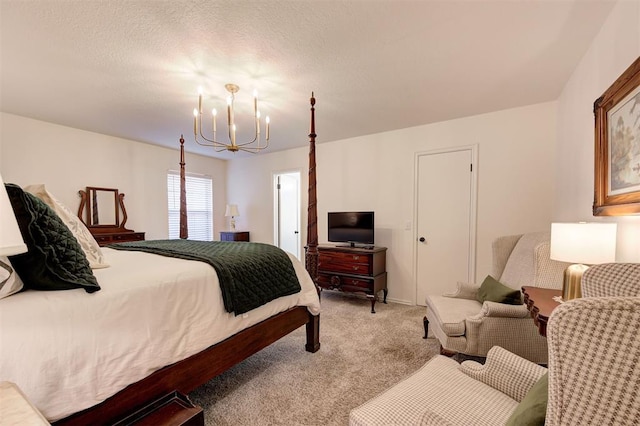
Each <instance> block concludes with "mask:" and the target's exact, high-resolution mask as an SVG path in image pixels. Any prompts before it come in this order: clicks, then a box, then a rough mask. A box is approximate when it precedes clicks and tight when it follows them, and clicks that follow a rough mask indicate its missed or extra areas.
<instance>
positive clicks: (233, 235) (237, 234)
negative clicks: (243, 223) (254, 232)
mask: <svg viewBox="0 0 640 426" xmlns="http://www.w3.org/2000/svg"><path fill="white" fill-rule="evenodd" d="M220 241H249V231H222V232H220Z"/></svg>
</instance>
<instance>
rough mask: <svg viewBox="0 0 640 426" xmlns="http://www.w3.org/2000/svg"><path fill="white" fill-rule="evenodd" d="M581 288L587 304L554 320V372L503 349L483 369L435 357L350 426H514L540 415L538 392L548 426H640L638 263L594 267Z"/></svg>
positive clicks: (563, 309) (562, 310) (567, 306)
mask: <svg viewBox="0 0 640 426" xmlns="http://www.w3.org/2000/svg"><path fill="white" fill-rule="evenodd" d="M582 283H583V284H582V289H583V294H584V295H585V297H583V298H581V299H574V300H571V301H569V302H566V303H563V304H561V305H560V306H559V307H557V308H556V309H555V310H554V311H553V313H552V315H551V317H550V319H549V323H548V326H547V339H548V347H549V367H548V369H547V368H544V367H541V366H539V365H537V364H534V363H532V362H530V361H527V360H525V359H524V358H521V357H519V356H516V355H514V354H513V353H510V352H508V351H506V350H504V349H503V348H501V347H498V346H496V347H493V348H491V350H490V351H489V353H488V355H487V359H486V362H485V364H484V365H481V364H479V363H477V362H474V361H465V362H463V363H462V364H458V363H456V362H455V361H454V360H453V359H450V358H447V357H444V356H436V357H435V358H433V359H431V360H430V361H429V362H427V364H426V365H425V366H424V367H422V369H420V370H419V371H417V372H416V373H414V374H413V375H412V376H410V377H409V378H407V379H405V380H403V381H402V382H400V383H398V384H396V385H395V386H393V387H392V388H390V389H389V390H387V391H386V392H384V393H383V394H381V395H379V396H377V397H376V398H374V399H372V400H370V401H368V402H366V403H365V404H363V405H362V406H360V407H358V408H356V409H354V410H352V411H351V414H350V417H349V420H350V422H349V424H350V425H351V426H365V425H367V426H372V425H391V424H402V425H505V424H507V425H512V424H513V425H518V424H522V422H521V420H519V419H517V418H516V416H517V415H518V414H521V413H525V414H531V412H532V411H534V410H535V408H532V409H531V410H529V411H527V410H525V409H524V407H525V405H526V404H527V403H528V402H531V401H530V400H531V399H532V395H533V394H534V393H535V392H534V389H537V390H542V391H544V390H547V392H548V396H547V395H546V392H541V393H538V394H537V395H538V397H539V401H538V402H537V405H534V407H537V409H538V410H537V411H538V412H541V414H542V415H545V414H546V418H545V424H546V425H547V426H556V425H591V424H593V425H601V424H605V425H616V426H618V425H620V426H625V425H629V426H631V425H637V424H638V419H640V368H639V367H638V360H639V359H640V339H638V338H637V328H638V324H640V264H621V263H620V264H605V265H597V266H592V267H591V268H589V270H588V271H587V272H586V273H585V274H584V276H583V278H582ZM530 320H531V319H530ZM531 321H533V320H531ZM545 373H548V375H547V379H548V385H546V386H545V385H544V382H543V381H541V379H542V380H544V378H543V376H545ZM540 383H542V384H543V386H540ZM534 402H535V401H534ZM545 404H546V408H545Z"/></svg>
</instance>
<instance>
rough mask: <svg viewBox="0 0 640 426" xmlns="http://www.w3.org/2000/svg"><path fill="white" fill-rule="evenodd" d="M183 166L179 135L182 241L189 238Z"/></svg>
mask: <svg viewBox="0 0 640 426" xmlns="http://www.w3.org/2000/svg"><path fill="white" fill-rule="evenodd" d="M185 164H186V163H185V162H184V136H183V135H180V238H182V239H183V240H186V239H187V238H189V230H188V228H187V188H186V185H187V183H186V177H185V172H184V166H185Z"/></svg>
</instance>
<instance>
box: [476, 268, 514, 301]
mask: <svg viewBox="0 0 640 426" xmlns="http://www.w3.org/2000/svg"><path fill="white" fill-rule="evenodd" d="M476 299H478V302H480V303H484V302H485V301H489V302H497V303H506V304H508V305H522V298H521V296H520V292H519V291H518V290H514V289H512V288H511V287H508V286H506V285H504V284H502V283H501V282H499V281H498V280H496V279H495V278H493V277H492V276H491V275H487V278H485V279H484V281H483V282H482V285H480V288H479V289H478V294H477V296H476Z"/></svg>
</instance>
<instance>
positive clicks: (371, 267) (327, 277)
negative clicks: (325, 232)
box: [317, 245, 387, 313]
mask: <svg viewBox="0 0 640 426" xmlns="http://www.w3.org/2000/svg"><path fill="white" fill-rule="evenodd" d="M386 256H387V248H386V247H373V248H357V247H356V248H353V247H337V246H330V245H321V246H318V281H317V284H318V286H320V288H322V289H327V290H339V291H345V292H352V293H364V294H366V295H367V297H368V298H369V299H370V300H371V313H375V312H376V311H375V304H376V301H377V300H378V293H379V292H380V291H383V292H384V298H383V302H384V303H387V270H386V268H387V266H386V265H387V260H386V259H387V257H386Z"/></svg>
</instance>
